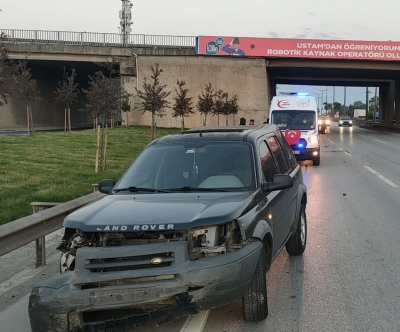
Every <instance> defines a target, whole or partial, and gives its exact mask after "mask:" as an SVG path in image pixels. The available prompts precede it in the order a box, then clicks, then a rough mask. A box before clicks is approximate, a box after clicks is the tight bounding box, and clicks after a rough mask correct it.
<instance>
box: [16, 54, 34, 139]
mask: <svg viewBox="0 0 400 332" xmlns="http://www.w3.org/2000/svg"><path fill="white" fill-rule="evenodd" d="M13 76H14V82H13V94H14V95H15V96H16V98H17V99H18V100H21V101H23V102H24V103H25V104H26V112H27V126H28V135H33V133H34V129H33V116H32V108H31V104H32V103H33V102H37V101H39V100H40V97H39V96H40V92H39V90H38V86H37V83H36V80H35V79H33V78H32V74H31V69H30V68H27V66H26V61H21V62H19V63H18V64H17V67H16V71H15V74H14V75H13Z"/></svg>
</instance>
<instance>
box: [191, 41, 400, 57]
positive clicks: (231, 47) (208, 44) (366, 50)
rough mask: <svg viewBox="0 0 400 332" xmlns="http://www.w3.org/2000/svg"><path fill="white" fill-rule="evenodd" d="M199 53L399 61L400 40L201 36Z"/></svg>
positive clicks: (198, 47) (197, 46)
mask: <svg viewBox="0 0 400 332" xmlns="http://www.w3.org/2000/svg"><path fill="white" fill-rule="evenodd" d="M196 53H197V54H202V55H221V56H239V57H240V56H241V57H246V56H253V57H266V58H303V59H346V60H381V61H400V42H392V41H349V40H324V39H283V38H252V37H226V36H224V37H221V36H199V37H197V41H196Z"/></svg>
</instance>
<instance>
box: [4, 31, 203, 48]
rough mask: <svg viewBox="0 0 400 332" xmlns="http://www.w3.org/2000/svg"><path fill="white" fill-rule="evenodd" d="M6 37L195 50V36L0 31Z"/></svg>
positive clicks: (9, 39)
mask: <svg viewBox="0 0 400 332" xmlns="http://www.w3.org/2000/svg"><path fill="white" fill-rule="evenodd" d="M0 31H1V32H2V33H3V34H4V35H6V37H7V39H6V42H9V43H16V44H17V43H37V44H60V45H87V46H113V47H160V48H162V47H168V48H194V47H195V44H196V37H194V36H168V35H144V34H129V35H127V36H126V39H124V38H123V35H122V34H119V33H99V32H86V31H85V32H74V31H46V30H15V29H0Z"/></svg>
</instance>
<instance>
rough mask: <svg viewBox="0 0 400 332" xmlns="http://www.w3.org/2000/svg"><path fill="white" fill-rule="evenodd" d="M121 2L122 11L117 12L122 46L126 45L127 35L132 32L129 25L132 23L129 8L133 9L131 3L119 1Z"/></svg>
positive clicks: (124, 0) (127, 0) (126, 0)
mask: <svg viewBox="0 0 400 332" xmlns="http://www.w3.org/2000/svg"><path fill="white" fill-rule="evenodd" d="M121 2H122V10H120V11H119V18H120V22H119V23H120V26H121V35H122V45H124V46H125V45H127V44H128V35H129V34H130V33H131V32H132V28H131V25H132V24H133V22H132V21H131V19H132V13H131V8H132V7H133V5H132V3H131V2H130V1H129V0H121Z"/></svg>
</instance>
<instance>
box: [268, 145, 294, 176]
mask: <svg viewBox="0 0 400 332" xmlns="http://www.w3.org/2000/svg"><path fill="white" fill-rule="evenodd" d="M267 144H268V146H269V148H270V149H271V152H272V155H273V156H274V158H275V160H276V162H277V164H278V167H279V173H281V174H285V173H287V172H288V171H289V166H288V164H287V162H286V159H285V156H284V155H283V150H282V148H281V146H280V145H279V143H278V141H277V140H276V138H275V137H269V138H268V139H267Z"/></svg>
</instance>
